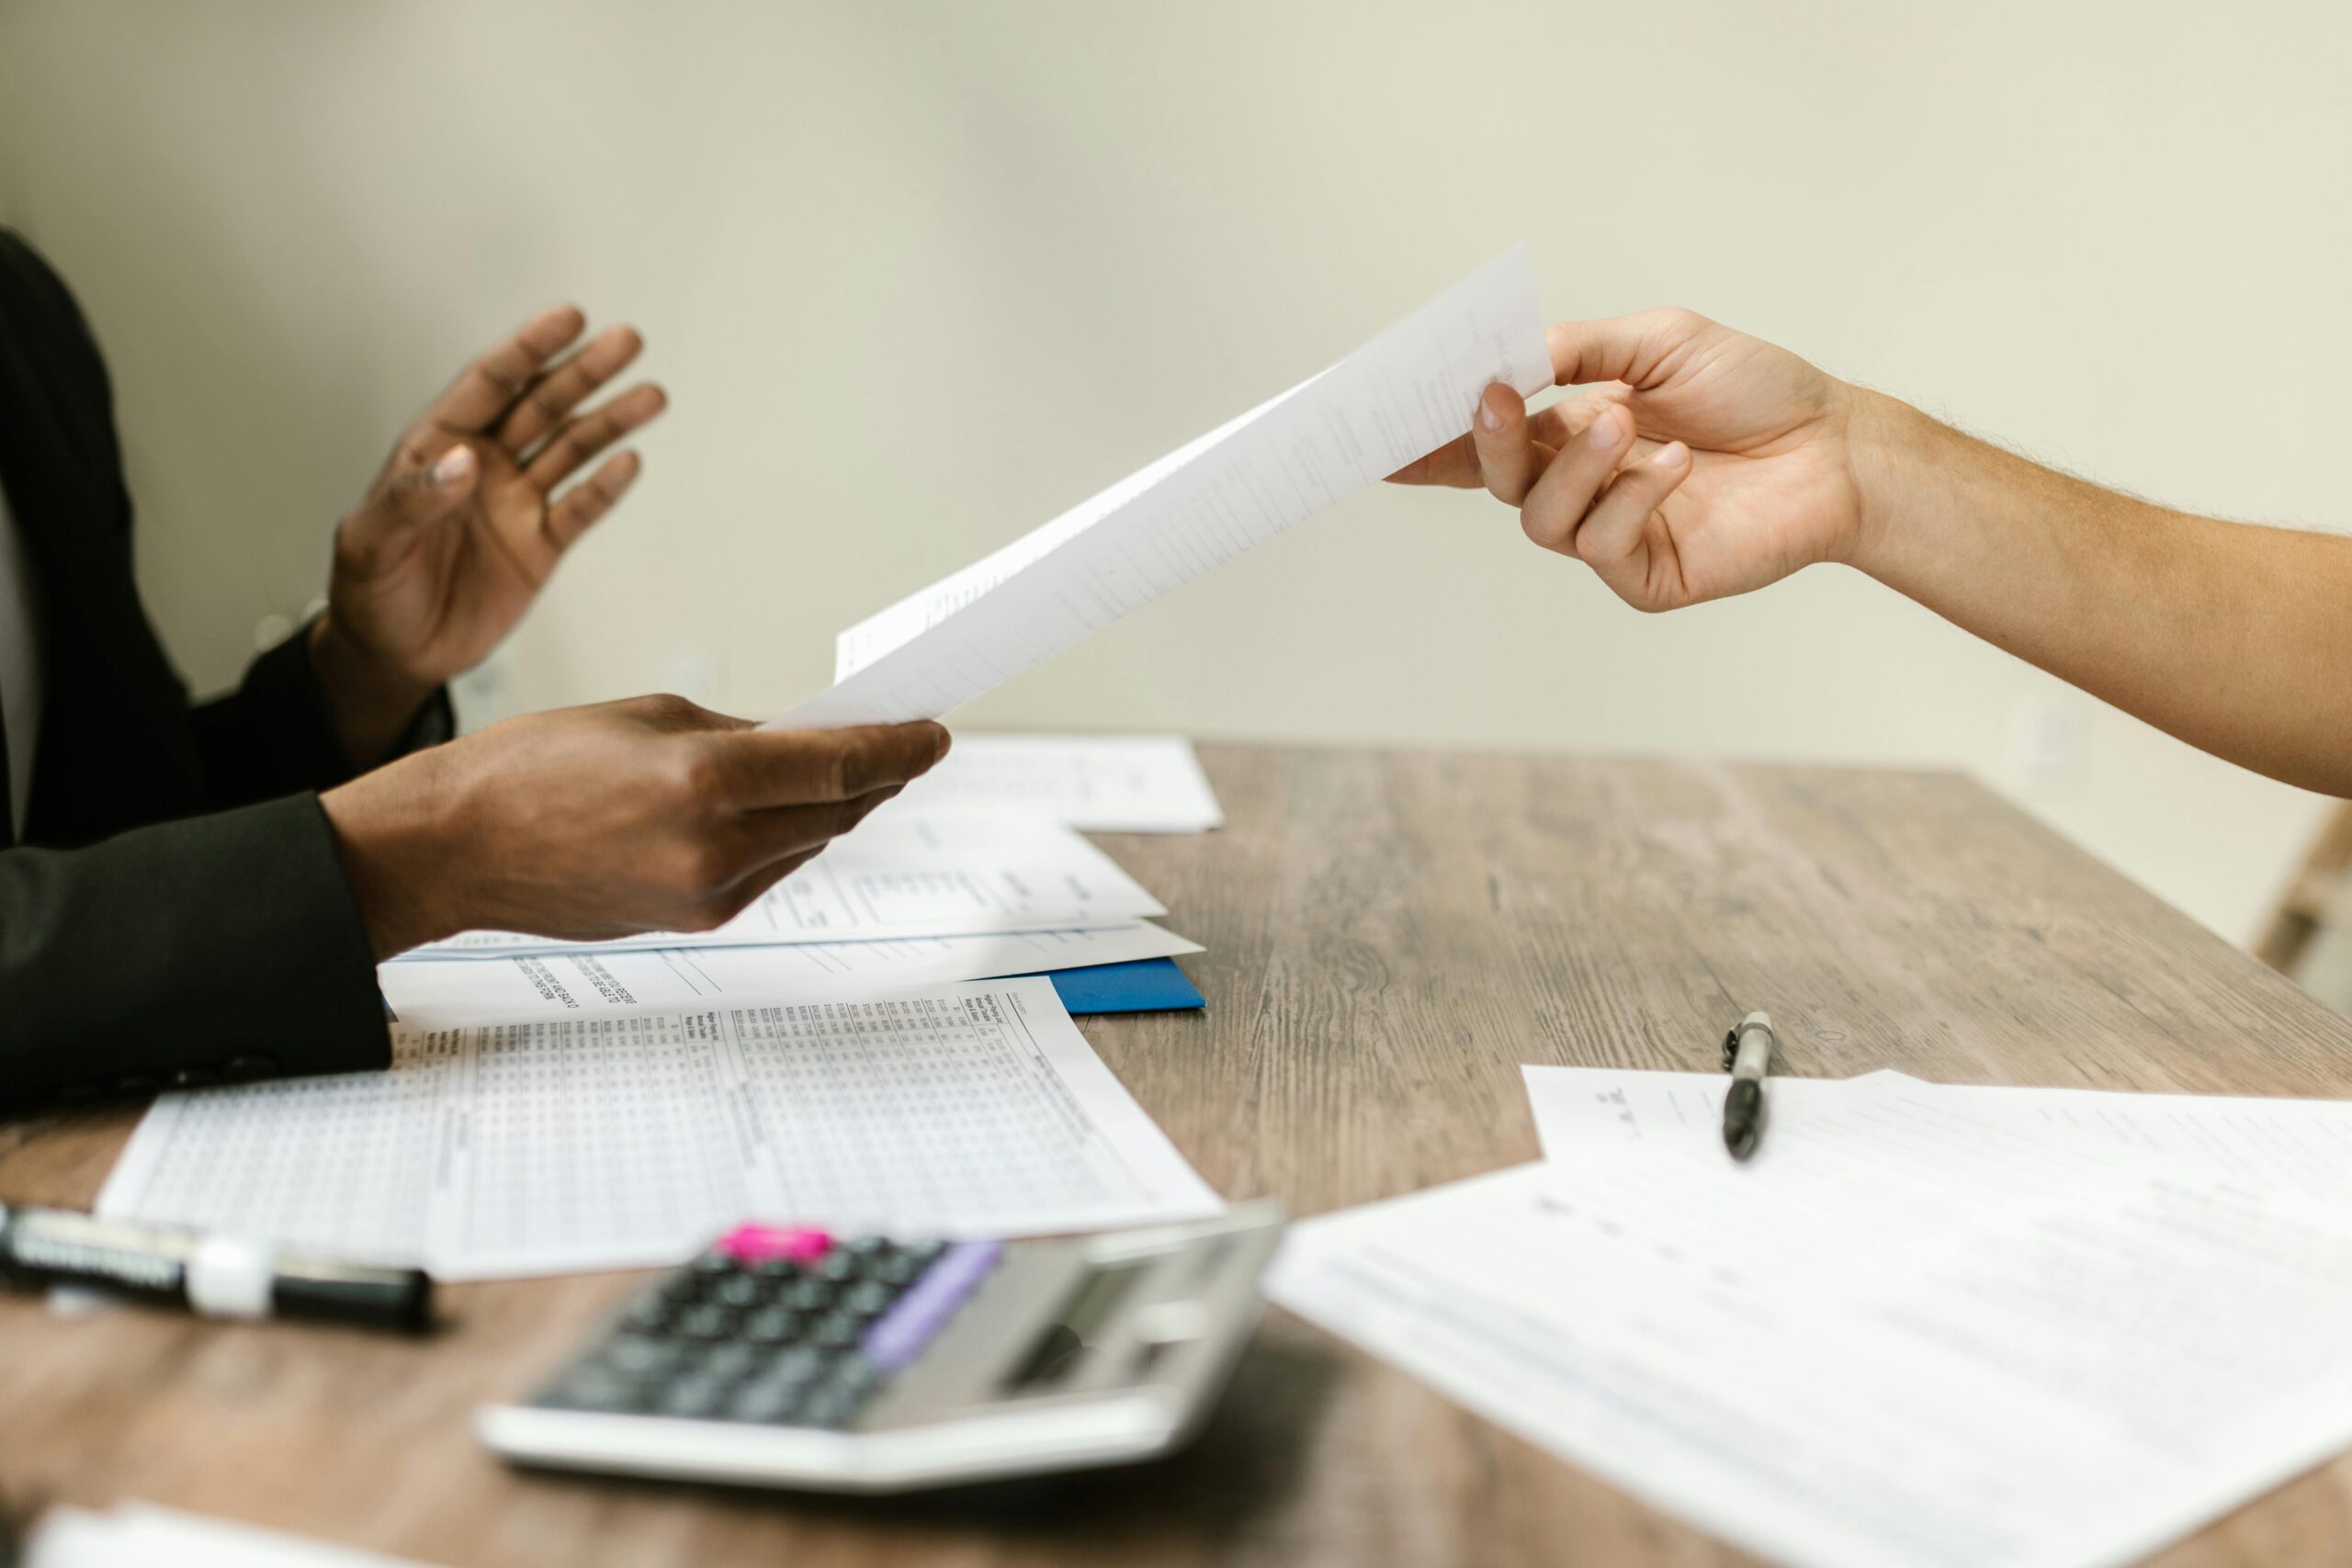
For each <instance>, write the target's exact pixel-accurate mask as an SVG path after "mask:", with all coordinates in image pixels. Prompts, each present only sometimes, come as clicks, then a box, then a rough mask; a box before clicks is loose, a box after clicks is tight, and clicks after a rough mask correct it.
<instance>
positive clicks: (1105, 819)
mask: <svg viewBox="0 0 2352 1568" xmlns="http://www.w3.org/2000/svg"><path fill="white" fill-rule="evenodd" d="M899 799H900V803H901V804H904V805H908V806H911V807H913V808H914V809H916V810H920V811H949V812H955V813H956V814H957V815H959V816H978V815H991V816H993V815H999V814H1012V815H1016V816H1033V817H1044V818H1050V819H1051V820H1053V821H1056V822H1059V823H1060V824H1061V825H1062V826H1064V827H1065V828H1075V829H1079V830H1080V831H1081V832H1089V833H1201V832H1206V831H1207V830H1208V829H1211V828H1219V827H1223V826H1224V825H1225V813H1224V811H1223V810H1222V809H1220V808H1219V807H1218V806H1217V803H1216V792H1215V791H1214V790H1212V789H1211V788H1210V787H1209V781H1208V775H1207V774H1205V773H1202V772H1201V760H1200V757H1199V756H1198V754H1196V753H1195V752H1194V751H1193V743H1192V742H1191V741H1190V740H1187V739H1184V737H1182V736H1181V735H987V734H971V733H967V732H959V733H958V734H957V735H956V745H955V749H954V750H950V751H949V752H948V753H947V757H946V760H945V761H942V762H941V763H940V764H939V765H938V766H937V767H935V768H933V769H932V771H931V772H929V773H925V774H924V775H923V776H922V777H921V778H919V779H917V780H915V782H914V783H912V784H909V785H908V786H907V789H906V793H905V794H904V795H901V796H900V797H899Z"/></svg>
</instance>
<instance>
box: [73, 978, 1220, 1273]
mask: <svg viewBox="0 0 2352 1568" xmlns="http://www.w3.org/2000/svg"><path fill="white" fill-rule="evenodd" d="M392 1049H393V1066H392V1067H391V1069H390V1071H388V1072H382V1073H363V1074H352V1075H346V1076H342V1077H326V1078H306V1079H293V1080H289V1081H286V1082H281V1083H270V1084H256V1085H253V1086H250V1087H244V1088H238V1089H216V1090H209V1091H202V1092H198V1093H192V1094H167V1095H164V1096H163V1097H162V1098H161V1099H159V1100H157V1101H156V1102H155V1104H154V1106H153V1109H152V1110H150V1111H148V1113H147V1115H146V1116H145V1118H144V1119H142V1120H141V1122H140V1124H139V1127H138V1130H137V1132H135V1133H134V1134H132V1136H131V1140H130V1145H129V1147H127V1148H126V1149H125V1150H124V1151H123V1156H122V1158H121V1160H120V1161H119V1163H118V1164H117V1165H116V1167H115V1170H114V1173H113V1174H112V1175H111V1176H110V1177H108V1178H107V1184H106V1188H105V1190H103V1191H102V1192H101V1193H100V1194H99V1197H98V1212H99V1213H104V1214H108V1215H116V1216H120V1217H123V1218H127V1219H139V1220H146V1221H151V1222H155V1223H162V1224H187V1225H195V1226H199V1227H203V1228H207V1229H212V1230H220V1231H227V1232H230V1233H232V1234H235V1235H246V1236H253V1237H256V1238H261V1239H266V1240H271V1241H277V1242H282V1243H300V1244H306V1245H308V1246H311V1247H319V1248H322V1249H331V1250H333V1251H334V1252H335V1253H336V1254H338V1255H342V1256H348V1257H356V1258H369V1259H376V1260H381V1261H386V1262H401V1263H413V1264H421V1265H423V1266H424V1267H425V1268H428V1269H432V1270H433V1272H435V1274H437V1275H440V1276H441V1277H442V1278H445V1279H452V1280H460V1279H487V1278H493V1277H498V1276H503V1275H519V1274H541V1273H560V1272H567V1271H574V1270H582V1269H620V1268H638V1267H647V1266H652V1265H658V1264H666V1263H675V1262H677V1261H678V1260H679V1259H681V1258H684V1257H686V1256H688V1255H689V1254H690V1253H692V1252H693V1251H694V1249H695V1247H698V1246H700V1245H702V1244H703V1243H705V1242H707V1241H708V1240H709V1238H710V1237H711V1236H712V1235H716V1234H717V1233H718V1232H719V1231H720V1230H722V1229H724V1228H725V1227H726V1226H728V1225H730V1224H736V1223H737V1222H739V1221H742V1220H746V1219H763V1220H774V1221H779V1222H799V1223H808V1224H826V1225H831V1226H834V1227H837V1228H842V1229H865V1228H871V1229H879V1230H897V1231H902V1232H920V1233H928V1234H937V1235H1023V1234H1040V1233H1049V1232H1057V1231H1064V1230H1082V1229H1088V1228H1092V1227H1096V1226H1104V1225H1116V1224H1132V1223H1140V1222H1147V1221H1155V1220H1164V1219H1176V1218H1190V1217H1197V1216H1199V1215H1202V1214H1204V1213H1215V1212H1216V1210H1217V1209H1218V1208H1219V1207H1220V1206H1221V1205H1220V1203H1219V1202H1218V1200H1217V1198H1216V1194H1215V1193H1214V1192H1212V1191H1210V1190H1209V1189H1208V1188H1207V1186H1205V1185H1204V1183H1203V1182H1202V1180H1201V1179H1200V1178H1199V1177H1198V1176H1197V1175H1195V1174H1193V1169H1192V1168H1191V1167H1190V1166H1188V1165H1186V1164H1185V1163H1184V1159H1183V1156H1181V1155H1179V1154H1178V1153H1177V1152H1176V1150H1175V1148H1174V1147H1173V1146H1172V1145H1170V1143H1169V1142H1168V1139H1167V1137H1166V1135H1165V1134H1162V1133H1161V1132H1160V1131H1159V1128H1158V1127H1157V1126H1155V1125H1153V1123H1152V1122H1151V1120H1150V1118H1148V1116H1146V1115H1145V1114H1144V1113H1143V1111H1142V1110H1141V1109H1140V1108H1139V1107H1138V1106H1137V1105H1136V1102H1135V1101H1134V1100H1133V1099H1131V1098H1129V1096H1128V1095H1127V1092H1126V1090H1125V1089H1122V1088H1121V1087H1120V1085H1119V1081H1118V1080H1117V1079H1116V1078H1114V1077H1112V1076H1111V1072H1110V1070H1109V1069H1108V1068H1107V1067H1105V1066H1103V1063H1102V1061H1101V1059H1100V1058H1098V1057H1097V1056H1096V1055H1094V1053H1093V1052H1092V1051H1091V1049H1090V1048H1089V1047H1088V1046H1087V1043H1086V1041H1085V1038H1084V1037H1083V1036H1082V1035H1080V1033H1079V1032H1078V1030H1077V1028H1076V1027H1075V1026H1073V1025H1072V1024H1071V1022H1070V1021H1069V1013H1067V1012H1065V1011H1064V1010H1063V1009H1062V1005H1061V1002H1060V1001H1059V999H1058V998H1056V996H1055V995H1054V987H1053V986H1052V984H1051V983H1050V982H1048V981H1046V980H1044V979H1041V978H1038V979H1020V980H995V981H985V982H980V983H978V984H972V985H960V986H941V987H932V988H930V989H927V990H922V991H917V992H912V993H909V994H906V995H903V996H900V997H898V998H890V999H887V1000H876V1001H870V1002H824V1003H805V1004H791V1005H785V1006H776V1007H741V1008H721V1009H710V1010H699V1011H691V1012H675V1013H661V1014H645V1013H636V1014H627V1015H621V1016H616V1017H605V1018H597V1019H574V1020H565V1021H554V1022H545V1023H531V1024H515V1025H511V1026H503V1027H497V1028H485V1029H468V1030H451V1031H441V1032H430V1031H423V1030H411V1029H395V1030H394V1031H393V1032H392Z"/></svg>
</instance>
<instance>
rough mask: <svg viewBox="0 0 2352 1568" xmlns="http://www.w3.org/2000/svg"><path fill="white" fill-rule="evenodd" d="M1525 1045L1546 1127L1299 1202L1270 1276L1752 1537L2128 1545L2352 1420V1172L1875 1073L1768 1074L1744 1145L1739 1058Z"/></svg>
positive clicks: (1965, 1561)
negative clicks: (1703, 1061)
mask: <svg viewBox="0 0 2352 1568" xmlns="http://www.w3.org/2000/svg"><path fill="white" fill-rule="evenodd" d="M1533 1071H1540V1072H1543V1073H1545V1074H1547V1075H1553V1074H1568V1075H1574V1078H1573V1080H1571V1079H1565V1078H1555V1082H1554V1084H1553V1086H1552V1087H1553V1088H1554V1089H1556V1090H1559V1091H1562V1092H1564V1093H1565V1094H1566V1095H1567V1097H1568V1098H1567V1100H1566V1109H1565V1111H1564V1112H1563V1113H1562V1114H1557V1115H1555V1116H1553V1117H1552V1118H1551V1119H1550V1123H1549V1125H1548V1126H1547V1128H1546V1140H1547V1141H1546V1148H1547V1151H1549V1152H1550V1154H1551V1156H1552V1157H1550V1158H1548V1159H1547V1160H1546V1161H1545V1162H1544V1163H1543V1164H1541V1165H1535V1166H1528V1167H1523V1168H1520V1169H1518V1170H1515V1171H1508V1172H1503V1173H1500V1174H1498V1175H1496V1176H1491V1177H1485V1178H1480V1179H1476V1180H1473V1181H1468V1182H1462V1183H1458V1184H1455V1185H1453V1186H1451V1187H1445V1188H1440V1189H1437V1190H1433V1191H1430V1192H1424V1193H1418V1194H1415V1195H1413V1196H1410V1197H1407V1198H1403V1199H1398V1200H1397V1201H1393V1202H1389V1203H1380V1204H1373V1205H1369V1206H1367V1207H1364V1208H1362V1209H1357V1210H1351V1211H1348V1212H1345V1213H1340V1214H1336V1215H1331V1216H1327V1217H1325V1218H1322V1219H1317V1220H1311V1221H1308V1222H1306V1223H1305V1224H1301V1225H1298V1226H1296V1227H1295V1228H1294V1230H1293V1233H1292V1237H1291V1240H1290V1241H1289V1243H1288V1244H1287V1245H1286V1246H1285V1247H1284V1249H1283V1254H1282V1255H1281V1257H1280V1258H1279V1259H1278V1260H1277V1263H1276V1266H1275V1269H1274V1271H1273V1274H1272V1279H1271V1290H1272V1295H1273V1296H1274V1299H1276V1300H1277V1301H1280V1302H1282V1303H1283V1304H1284V1305H1286V1306H1289V1307H1291V1308H1292V1309H1293V1310H1295V1311H1297V1312H1299V1313H1301V1314H1304V1315H1306V1316H1307V1317H1309V1318H1312V1319H1314V1320H1315V1321H1317V1322H1318V1323H1321V1324H1323V1325H1325V1326H1326V1327H1328V1328H1330V1329H1331V1330H1333V1331H1334V1332H1336V1333H1339V1334H1340V1335H1343V1336H1344V1337H1348V1338H1350V1339H1352V1340H1354V1341H1355V1342H1356V1343H1358V1344H1360V1345H1362V1346H1363V1347H1364V1348H1367V1349H1369V1350H1371V1351H1372V1352H1374V1354H1376V1355H1379V1356H1381V1357H1382V1358H1384V1359H1388V1360H1391V1361H1394V1362H1395V1363H1396V1364H1397V1365H1398V1366H1400V1367H1402V1368H1404V1369H1405V1370H1407V1371H1410V1372H1412V1373H1413V1374H1415V1375H1417V1376H1419V1377H1421V1378H1424V1379H1426V1380H1427V1381H1429V1382H1431V1383H1433V1384H1435V1385H1436V1386H1437V1387H1439V1388H1440V1389H1442V1391H1444V1392H1445V1393H1448V1394H1450V1395H1451V1396H1453V1398H1455V1399H1458V1400H1460V1401H1461V1402H1463V1403H1464V1404H1467V1405H1469V1406H1470V1407H1472V1408H1473V1409H1476V1410H1478V1411H1480V1412H1481V1413H1483V1414H1485V1415H1487V1416H1491V1417H1492V1418H1494V1419H1496V1420H1498V1421H1499V1422H1501V1423H1503V1424H1504V1425H1506V1426H1509V1427H1511V1428H1512V1429H1514V1430H1516V1431H1518V1432H1520V1433H1521V1434H1522V1435H1524V1436H1526V1437H1528V1438H1531V1439H1532V1440H1533V1441H1536V1442H1538V1443H1541V1444H1543V1445H1544V1446H1546V1447H1548V1448H1550V1449H1552V1450H1555V1452H1558V1453H1560V1454H1562V1455H1563V1456H1565V1457H1566V1458H1569V1459H1571V1460H1574V1461H1577V1462H1578V1463H1580V1464H1582V1465H1585V1466H1586V1467H1588V1468H1589V1469H1591V1470H1592V1471H1594V1472H1598V1473H1600V1474H1602V1475H1605V1476H1608V1477H1610V1478H1611V1479H1612V1480H1614V1481H1616V1482H1617V1483H1619V1484H1621V1485H1623V1486H1625V1487H1626V1488H1627V1489H1628V1490H1630V1491H1633V1492H1635V1493H1638V1494H1640V1495H1644V1496H1645V1497H1648V1498H1650V1499H1651V1500H1653V1501H1654V1502H1656V1503H1657V1504H1658V1505H1659V1506H1664V1507H1666V1508H1668V1509H1670V1510H1672V1511H1674V1512H1677V1513H1679V1514H1682V1515H1684V1516H1686V1517H1690V1518H1691V1519H1692V1520H1693V1521H1694V1522H1696V1523H1698V1524H1699V1525H1701V1526H1702V1528H1705V1529H1710V1530H1712V1531H1713V1532H1715V1533H1716V1534H1718V1535H1721V1536H1723V1537H1724V1538H1725V1539H1727V1540H1732V1541H1734V1542H1736V1543H1737V1544H1738V1545H1740V1546H1742V1547H1744V1548H1746V1549H1747V1550H1749V1551H1755V1552H1757V1553H1759V1554H1760V1555H1763V1556H1765V1557H1767V1558H1771V1559H1774V1560H1777V1561H1781V1562H1791V1563H1805V1564H1809V1565H1819V1568H1848V1565H1851V1568H1863V1565H1868V1568H1928V1565H1931V1564H1932V1565H1934V1568H2091V1565H2097V1564H2107V1563H2122V1562H2131V1561H2134V1560H2136V1559H2137V1558H2139V1557H2141V1556H2143V1555H2144V1554H2145V1553H2147V1552H2148V1551H2153V1550H2154V1548H2155V1547H2157V1546H2159V1545H2161V1544H2163V1543H2164V1542H2165V1541H2166V1540H2171V1539H2173V1538H2175V1537H2176V1536H2177V1535H2179V1534H2181V1533H2183V1532H2185V1531H2187V1530H2189V1529H2194V1528H2195V1527H2196V1526H2197V1525H2199V1524H2200V1523H2202V1522H2204V1521H2205V1520H2207V1519H2209V1518H2211V1517H2213V1516H2214V1515H2216V1514H2218V1513H2221V1512H2222V1511H2224V1510H2226V1509H2228V1508H2229V1507H2231V1506H2234V1505H2236V1504H2238V1503H2240V1502H2243V1501H2244V1500H2245V1499H2246V1498H2248V1497H2250V1496H2252V1495H2256V1494H2257V1493H2259V1492H2261V1491H2263V1490H2265V1489H2267V1488H2268V1487H2269V1486H2272V1485H2275V1484H2276V1483H2278V1482H2280V1481H2283V1480H2285V1479H2286V1478H2288V1477H2289V1476H2290V1475H2292V1474H2294V1473H2296V1472H2299V1471H2301V1470H2302V1469H2304V1468H2307V1467H2308V1466H2310V1465H2312V1464H2313V1463H2315V1462H2318V1461H2320V1460H2322V1459H2324V1458H2325V1457H2326V1456H2327V1455H2329V1454H2331V1453H2333V1452H2334V1451H2335V1450H2337V1449H2339V1448H2341V1447H2343V1446H2344V1445H2345V1444H2346V1442H2347V1441H2352V1347H2346V1346H2345V1345H2343V1344H2342V1343H2341V1336H2340V1335H2337V1334H2336V1333H2335V1332H2334V1325H2339V1324H2341V1323H2342V1322H2343V1321H2345V1320H2346V1314H2352V1213H2346V1212H2345V1211H2344V1208H2343V1205H2342V1204H2340V1203H2337V1204H2333V1205H2323V1204H2319V1203H2315V1202H2312V1201H2307V1200H2305V1199H2303V1198H2302V1197H2301V1195H2299V1194H2297V1193H2295V1192H2292V1191H2290V1190H2286V1189H2283V1188H2271V1189H2265V1188H2262V1187H2259V1186H2253V1185H2249V1184H2245V1183H2243V1182H2233V1181H2226V1180H2216V1179H2211V1177H2210V1176H2209V1175H2207V1174H2206V1173H2205V1172H2202V1171H2200V1170H2196V1169H2182V1170H2175V1171H2172V1172H2167V1171H2165V1169H2164V1168H2162V1167H2161V1164H2160V1163H2158V1162H2149V1161H2143V1160H2141V1159H2139V1158H2136V1157H2125V1158H2122V1159H2120V1160H2118V1159H2115V1158H2112V1157H2109V1155H2108V1154H2107V1153H2106V1152H2103V1151H2102V1150H2101V1149H2100V1148H2098V1146H2097V1145H2095V1144H2092V1145H2086V1144H2085V1143H2082V1142H2078V1141H2075V1140H2072V1139H2047V1140H2040V1141H2036V1140H2031V1139H2007V1138H2003V1139H1998V1140H1996V1141H1995V1142H1993V1143H1989V1144H1988V1142H1987V1141H1986V1140H1985V1138H1984V1137H1983V1136H1982V1135H1981V1134H1980V1133H1979V1132H1978V1131H1976V1130H1973V1129H1972V1128H1970V1127H1967V1126H1959V1127H1955V1126H1953V1125H1952V1124H1951V1119H1950V1117H1949V1116H1948V1115H1944V1114H1939V1113H1934V1112H1928V1111H1921V1110H1920V1109H1919V1108H1918V1107H1917V1104H1916V1103H1913V1102H1911V1101H1907V1100H1905V1099H1903V1098H1901V1097H1896V1096H1889V1095H1888V1094H1886V1093H1885V1092H1884V1086H1883V1085H1877V1086H1872V1085H1867V1084H1839V1083H1835V1082H1813V1081H1808V1080H1789V1081H1787V1082H1781V1081H1779V1080H1776V1081H1775V1082H1774V1084H1773V1086H1772V1089H1773V1091H1774V1100H1773V1103H1772V1110H1771V1115H1772V1118H1773V1120H1772V1122H1771V1125H1770V1130H1769V1131H1768V1133H1767V1134H1766V1137H1765V1141H1764V1144H1763V1146H1762V1147H1761V1148H1760V1149H1759V1151H1758V1154H1757V1156H1756V1157H1755V1158H1754V1159H1753V1160H1751V1161H1749V1162H1748V1163H1747V1164H1746V1165H1744V1166H1742V1165H1737V1164H1735V1163H1734V1162H1733V1161H1732V1160H1730V1158H1729V1157H1728V1156H1725V1154H1724V1151H1723V1147H1722V1143H1721V1122H1720V1120H1719V1110H1720V1100H1719V1099H1718V1098H1717V1096H1718V1094H1719V1091H1720V1087H1721V1079H1720V1077H1717V1076H1716V1075H1712V1074H1705V1075H1689V1077H1690V1078H1691V1082H1690V1083H1688V1084H1686V1085H1683V1086H1679V1087H1678V1086H1672V1085H1667V1084H1663V1083H1660V1082H1657V1080H1659V1079H1661V1078H1664V1077H1674V1076H1678V1075H1661V1074H1643V1073H1609V1072H1606V1071H1603V1070H1598V1069H1535V1070H1533ZM1612 1078H1613V1079H1615V1080H1617V1081H1615V1082H1613V1083H1612V1082H1611V1081H1610V1080H1611V1079H1612ZM1782 1090H1792V1092H1786V1093H1783V1092H1780V1091H1782ZM1561 1109H1562V1108H1561V1106H1560V1105H1559V1104H1555V1107H1554V1110H1555V1111H1561Z"/></svg>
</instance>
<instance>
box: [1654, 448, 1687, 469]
mask: <svg viewBox="0 0 2352 1568" xmlns="http://www.w3.org/2000/svg"><path fill="white" fill-rule="evenodd" d="M1690 456H1691V448H1690V447H1688V446H1684V445H1682V443H1681V442H1679V441H1669V442H1668V443H1667V444H1666V445H1665V446H1661V447H1659V448H1658V450H1657V455H1656V456H1654V457H1651V458H1650V461H1651V462H1653V463H1656V464H1657V466H1658V467H1659V468H1680V467H1681V466H1682V465H1683V463H1684V461H1685V460H1687V459H1688V458H1689V457H1690Z"/></svg>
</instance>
